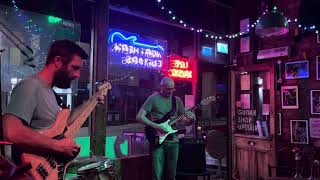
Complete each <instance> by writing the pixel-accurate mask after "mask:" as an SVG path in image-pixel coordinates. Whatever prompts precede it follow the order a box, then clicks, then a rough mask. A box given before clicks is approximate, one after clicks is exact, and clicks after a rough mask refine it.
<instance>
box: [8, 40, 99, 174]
mask: <svg viewBox="0 0 320 180" xmlns="http://www.w3.org/2000/svg"><path fill="white" fill-rule="evenodd" d="M87 58H88V55H87V54H86V53H85V51H84V50H83V49H82V48H81V47H80V46H78V45H77V44H75V43H74V42H71V41H69V40H58V41H55V42H54V43H53V44H52V45H51V47H50V49H49V52H48V56H47V60H46V64H45V66H44V68H43V69H42V70H41V71H39V72H38V73H37V74H35V75H33V76H31V77H28V78H26V79H24V80H22V81H20V82H19V83H18V84H17V85H16V86H15V88H14V89H13V91H12V94H11V99H10V102H9V105H8V107H7V109H6V110H5V113H4V116H3V133H4V138H5V139H6V140H7V141H11V142H13V143H14V145H15V146H16V147H18V148H19V151H21V152H31V153H32V154H46V155H52V154H54V155H57V156H59V157H61V158H62V159H68V158H74V157H75V156H76V155H77V154H78V153H79V150H80V146H79V145H77V144H76V143H75V141H74V140H73V139H72V137H73V136H75V134H76V133H75V131H72V132H69V131H67V129H64V128H65V127H74V126H72V125H74V124H76V123H77V122H76V121H75V120H77V117H79V116H82V115H83V114H80V113H81V111H82V110H83V108H84V107H87V106H89V105H88V104H86V103H84V105H82V106H80V107H78V108H76V109H75V110H73V111H72V113H71V115H70V116H69V114H68V113H62V114H64V115H62V114H59V113H60V112H61V111H63V110H61V108H60V107H59V105H58V103H57V99H56V94H55V93H54V91H53V89H52V88H53V87H54V86H55V87H58V88H63V89H67V88H70V86H71V81H72V80H74V79H76V78H79V77H80V69H81V68H82V66H83V64H82V63H83V60H85V59H87ZM104 96H105V94H104V95H102V94H98V95H96V96H94V97H93V98H96V99H95V100H96V101H97V103H98V102H103V99H104ZM89 101H90V100H89ZM90 102H92V101H90ZM90 105H91V104H90ZM87 114H89V113H87ZM62 116H65V117H67V118H65V119H66V120H65V121H66V122H65V125H62V126H64V127H62V132H60V130H58V128H56V129H54V128H55V127H58V126H61V125H59V124H55V123H57V121H58V119H57V118H58V117H62ZM84 118H85V117H84ZM83 121H85V120H83ZM76 125H77V126H76V127H77V128H80V127H81V125H80V124H76ZM49 128H51V129H50V133H51V134H52V135H59V134H56V133H63V132H66V133H65V135H66V136H64V135H63V136H62V137H60V138H54V137H51V135H50V136H49V135H48V134H50V133H48V131H47V132H46V130H48V129H49ZM60 129H61V128H60ZM69 129H70V128H69ZM74 129H76V128H74ZM74 129H72V130H74ZM67 133H68V134H67ZM20 155H21V159H22V160H23V153H22V154H20ZM21 159H20V160H21ZM24 159H25V160H28V159H29V161H31V162H28V161H26V162H28V163H31V164H32V172H31V173H30V174H32V176H33V178H34V179H39V180H41V179H63V177H62V176H61V175H59V176H58V175H57V169H58V166H59V168H60V166H61V164H58V163H57V161H55V159H54V158H52V157H51V156H50V157H49V156H48V157H47V158H46V159H44V160H39V161H38V160H36V159H39V158H38V157H36V158H35V160H32V158H30V157H28V155H26V157H25V158H24ZM37 162H38V164H36V163H37ZM30 171H31V170H30ZM53 172H55V174H53ZM52 174H53V175H52ZM63 175H64V174H63Z"/></svg>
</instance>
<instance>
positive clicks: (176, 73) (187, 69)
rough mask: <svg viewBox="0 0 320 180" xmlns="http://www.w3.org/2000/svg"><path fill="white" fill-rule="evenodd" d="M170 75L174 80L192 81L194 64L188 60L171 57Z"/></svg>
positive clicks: (175, 56)
mask: <svg viewBox="0 0 320 180" xmlns="http://www.w3.org/2000/svg"><path fill="white" fill-rule="evenodd" d="M168 75H169V76H170V77H172V78H174V79H179V80H192V62H191V61H190V60H188V59H187V58H184V57H181V56H177V55H171V56H170V63H169V70H168Z"/></svg>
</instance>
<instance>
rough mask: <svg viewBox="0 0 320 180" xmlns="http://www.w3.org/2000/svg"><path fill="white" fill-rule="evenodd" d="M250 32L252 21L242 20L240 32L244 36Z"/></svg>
mask: <svg viewBox="0 0 320 180" xmlns="http://www.w3.org/2000/svg"><path fill="white" fill-rule="evenodd" d="M249 31H250V19H249V18H245V19H241V20H240V32H243V33H244V34H246V33H249Z"/></svg>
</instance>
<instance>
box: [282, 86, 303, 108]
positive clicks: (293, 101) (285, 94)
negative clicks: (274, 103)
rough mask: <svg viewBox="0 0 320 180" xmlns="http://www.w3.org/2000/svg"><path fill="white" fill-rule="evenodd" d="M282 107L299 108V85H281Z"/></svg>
mask: <svg viewBox="0 0 320 180" xmlns="http://www.w3.org/2000/svg"><path fill="white" fill-rule="evenodd" d="M281 104H282V109H299V92H298V86H282V87H281Z"/></svg>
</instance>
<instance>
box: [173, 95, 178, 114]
mask: <svg viewBox="0 0 320 180" xmlns="http://www.w3.org/2000/svg"><path fill="white" fill-rule="evenodd" d="M176 109H177V106H176V97H175V96H174V95H172V114H174V113H175V112H176Z"/></svg>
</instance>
